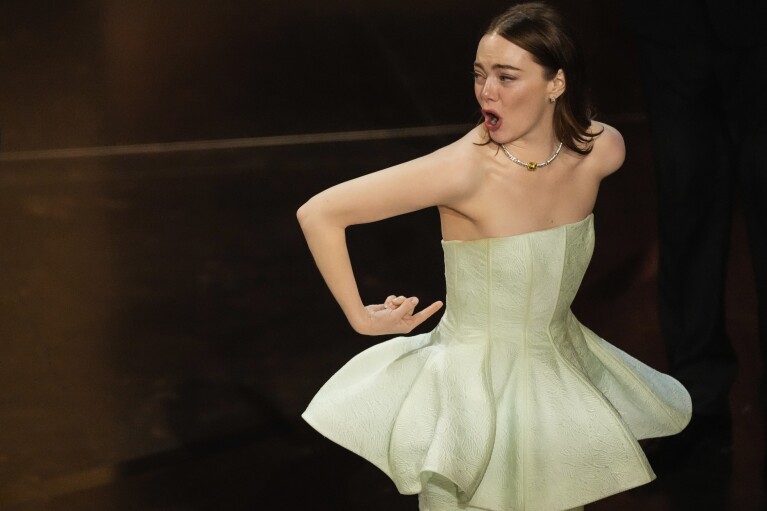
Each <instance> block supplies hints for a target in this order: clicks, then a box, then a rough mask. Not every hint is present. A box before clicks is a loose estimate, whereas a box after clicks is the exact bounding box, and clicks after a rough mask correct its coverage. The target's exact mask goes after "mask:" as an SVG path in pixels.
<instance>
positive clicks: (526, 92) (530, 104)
mask: <svg viewBox="0 0 767 511" xmlns="http://www.w3.org/2000/svg"><path fill="white" fill-rule="evenodd" d="M563 90H564V81H563V75H562V72H561V71H559V72H558V73H557V75H556V76H555V77H554V78H552V79H548V78H547V77H546V70H545V69H544V67H543V66H541V65H540V64H538V63H537V62H535V61H534V60H533V56H532V55H531V54H530V53H529V52H528V51H527V50H523V49H522V48H520V47H519V46H517V45H516V44H514V43H512V42H509V41H508V40H506V39H504V38H503V37H501V36H500V35H498V34H488V35H485V36H484V37H483V38H482V39H481V40H480V41H479V46H478V47H477V57H476V60H475V61H474V94H475V96H476V97H477V102H478V103H479V105H480V107H481V108H482V114H483V115H484V117H485V127H486V128H487V130H488V132H489V133H490V138H491V139H492V140H493V141H495V142H497V143H508V142H513V141H515V140H517V139H520V138H522V137H524V136H525V135H527V134H529V133H532V132H535V131H536V130H537V129H540V128H541V127H544V128H546V129H550V126H551V119H552V116H553V113H554V105H553V104H552V103H551V102H550V101H549V98H550V97H552V96H554V97H558V96H559V94H561V93H562V91H563ZM546 123H548V125H546Z"/></svg>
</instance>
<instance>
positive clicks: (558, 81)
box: [548, 69, 567, 98]
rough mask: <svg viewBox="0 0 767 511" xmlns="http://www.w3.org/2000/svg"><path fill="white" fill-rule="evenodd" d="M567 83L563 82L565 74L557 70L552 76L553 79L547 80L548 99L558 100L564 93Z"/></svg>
mask: <svg viewBox="0 0 767 511" xmlns="http://www.w3.org/2000/svg"><path fill="white" fill-rule="evenodd" d="M566 85H567V82H566V80H565V72H564V71H562V70H561V69H558V70H557V73H556V74H555V75H554V78H552V79H551V80H549V87H548V89H549V90H548V93H549V97H555V98H558V97H559V96H561V95H562V94H564V92H565V88H566Z"/></svg>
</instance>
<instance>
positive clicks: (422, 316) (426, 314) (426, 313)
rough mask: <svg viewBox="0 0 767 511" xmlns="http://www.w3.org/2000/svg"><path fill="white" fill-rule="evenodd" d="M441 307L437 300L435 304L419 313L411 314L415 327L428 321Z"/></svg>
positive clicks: (441, 304)
mask: <svg viewBox="0 0 767 511" xmlns="http://www.w3.org/2000/svg"><path fill="white" fill-rule="evenodd" d="M443 305H444V303H442V302H441V301H440V300H437V301H436V302H434V303H432V304H431V305H429V306H428V307H426V308H425V309H423V310H422V311H420V312H419V313H418V314H413V319H414V320H415V321H416V326H418V325H420V324H421V323H423V322H424V321H426V320H427V319H429V318H430V317H431V316H432V315H433V314H434V313H435V312H437V311H438V310H440V309H441V308H442V306H443Z"/></svg>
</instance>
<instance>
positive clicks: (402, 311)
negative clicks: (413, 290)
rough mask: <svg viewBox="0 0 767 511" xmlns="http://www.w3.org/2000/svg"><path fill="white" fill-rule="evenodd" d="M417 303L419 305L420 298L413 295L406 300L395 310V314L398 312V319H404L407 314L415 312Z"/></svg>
mask: <svg viewBox="0 0 767 511" xmlns="http://www.w3.org/2000/svg"><path fill="white" fill-rule="evenodd" d="M416 305H418V298H417V297H415V296H411V297H410V298H408V299H406V300H404V301H403V302H402V304H401V305H400V306H399V307H398V308H397V310H395V311H394V314H396V316H395V317H396V318H397V319H404V318H405V317H406V316H408V315H411V314H413V311H414V310H415V307H416Z"/></svg>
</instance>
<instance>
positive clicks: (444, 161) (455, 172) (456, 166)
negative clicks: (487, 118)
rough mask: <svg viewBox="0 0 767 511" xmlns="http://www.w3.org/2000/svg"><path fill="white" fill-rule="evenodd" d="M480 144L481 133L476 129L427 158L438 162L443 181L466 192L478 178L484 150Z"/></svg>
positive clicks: (481, 141)
mask: <svg viewBox="0 0 767 511" xmlns="http://www.w3.org/2000/svg"><path fill="white" fill-rule="evenodd" d="M482 143H483V140H482V132H481V129H480V128H479V127H477V128H474V129H472V130H471V131H469V132H468V133H466V134H465V135H464V136H463V137H461V138H460V139H458V140H456V141H455V142H453V143H451V144H448V145H446V146H444V147H442V148H441V149H438V150H436V151H435V152H433V153H432V154H430V155H429V158H433V159H434V160H436V162H438V164H439V166H440V167H441V169H442V175H443V176H444V179H449V180H452V181H454V183H456V184H458V185H459V186H460V187H461V188H463V189H465V190H467V191H468V190H469V189H470V188H471V185H472V183H474V182H475V181H477V178H478V176H479V173H478V172H477V171H476V170H477V167H478V165H479V163H480V161H481V155H482V153H483V149H485V146H483V145H481V144H482Z"/></svg>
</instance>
